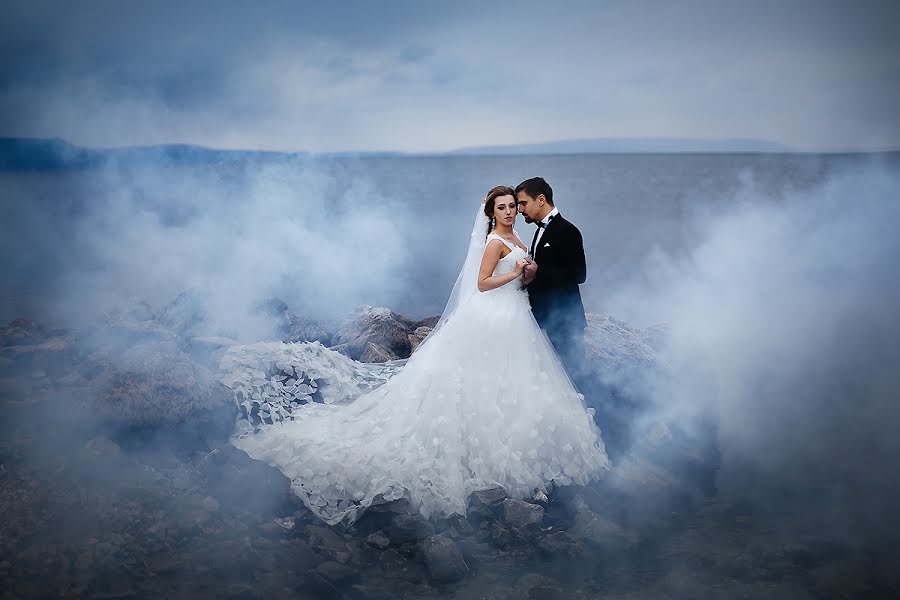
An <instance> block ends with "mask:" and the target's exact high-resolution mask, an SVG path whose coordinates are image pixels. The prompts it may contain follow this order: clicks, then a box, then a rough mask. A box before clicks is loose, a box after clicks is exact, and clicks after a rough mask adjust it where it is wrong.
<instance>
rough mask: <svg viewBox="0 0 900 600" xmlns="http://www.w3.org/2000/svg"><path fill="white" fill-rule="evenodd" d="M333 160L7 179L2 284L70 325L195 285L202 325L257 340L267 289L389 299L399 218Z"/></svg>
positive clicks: (267, 327)
mask: <svg viewBox="0 0 900 600" xmlns="http://www.w3.org/2000/svg"><path fill="white" fill-rule="evenodd" d="M328 167H329V166H328V164H327V161H321V160H315V159H305V158H296V159H289V160H280V161H269V162H253V161H247V162H241V163H238V162H234V163H227V162H226V163H222V164H219V165H214V166H211V167H203V166H201V167H194V166H189V167H186V168H185V167H177V166H173V165H167V164H164V163H162V164H149V165H141V166H129V167H124V166H116V165H111V166H109V167H106V168H104V169H99V170H95V171H87V172H81V173H77V172H76V173H62V174H49V175H46V176H44V177H45V181H42V182H41V183H40V185H41V186H43V187H44V188H45V189H43V190H40V191H36V189H35V187H34V186H33V182H24V183H21V184H20V183H18V182H16V181H15V180H13V181H12V182H11V181H10V178H6V179H4V186H5V187H6V188H7V189H6V190H5V191H4V195H5V196H6V197H7V198H8V199H9V200H10V201H11V202H9V203H8V204H7V205H6V207H5V208H6V211H5V212H6V213H7V214H6V216H7V217H8V218H9V219H10V221H7V223H9V231H10V237H9V238H7V240H6V243H5V245H6V246H7V248H8V249H9V250H10V253H8V254H6V258H5V262H6V265H7V269H8V276H7V281H6V282H4V284H5V287H6V289H7V290H10V289H17V288H21V287H26V286H27V287H28V288H31V297H30V298H29V302H31V303H32V305H31V306H32V307H33V308H34V307H39V308H37V310H38V311H39V312H40V313H42V314H45V315H46V318H48V319H49V320H51V321H52V322H54V323H57V324H61V325H66V326H75V327H79V326H83V325H87V324H90V323H92V322H94V321H95V320H96V319H97V318H98V317H99V316H101V315H102V313H104V312H107V311H110V310H114V309H116V308H121V307H123V306H126V307H127V306H128V304H129V303H130V302H133V301H134V299H140V300H145V301H147V302H148V303H149V304H150V305H151V307H153V308H154V309H156V310H158V309H160V308H162V306H164V305H165V304H166V303H168V302H169V301H171V300H172V299H173V298H174V297H175V296H176V295H177V294H179V293H180V292H182V291H184V290H186V289H192V290H194V291H195V292H196V293H197V294H198V295H199V296H200V297H201V298H202V300H203V303H204V304H205V310H206V312H207V315H206V317H207V318H206V323H207V331H204V333H208V334H218V335H229V336H232V337H235V338H238V339H240V340H252V341H255V340H258V339H271V337H272V330H271V327H272V323H271V322H270V320H269V317H266V316H264V315H260V314H258V311H256V310H254V307H255V306H256V305H258V304H259V302H260V301H262V300H264V299H266V298H269V297H273V296H275V297H279V298H281V299H282V300H284V301H285V302H286V303H287V304H288V305H289V306H290V307H291V308H292V309H293V310H295V311H296V312H299V313H301V314H304V315H305V316H308V317H313V318H320V319H331V318H339V317H343V316H344V315H345V314H347V313H348V312H349V311H350V310H352V309H353V308H354V307H355V306H357V305H358V304H360V303H363V302H373V299H375V300H376V301H378V302H380V303H384V304H390V303H391V302H392V301H394V300H396V297H397V295H398V294H399V293H400V291H399V289H398V288H399V286H397V285H396V280H397V279H398V278H399V277H402V275H403V271H404V263H405V260H406V259H405V258H404V257H405V255H406V253H405V252H404V241H403V237H402V235H400V234H401V230H402V227H403V219H402V218H398V211H392V207H393V205H392V203H391V202H389V201H388V200H386V199H385V198H383V197H381V196H380V195H379V194H378V192H377V191H376V190H374V189H372V187H371V185H370V184H369V183H368V181H367V180H366V178H365V177H360V176H354V177H353V178H352V179H344V178H342V176H341V172H340V170H338V169H333V168H328ZM23 177H26V176H23ZM46 180H49V181H50V182H49V183H48V182H47V181H46ZM399 214H400V215H401V216H402V213H399ZM23 250H24V252H23ZM16 316H17V315H16Z"/></svg>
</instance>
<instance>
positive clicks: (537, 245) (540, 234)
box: [534, 206, 559, 255]
mask: <svg viewBox="0 0 900 600" xmlns="http://www.w3.org/2000/svg"><path fill="white" fill-rule="evenodd" d="M558 214H559V211H558V210H557V209H556V207H555V206H554V207H553V210H551V211H550V212H548V213H547V216H546V217H544V218H543V219H541V223H543V224H544V226H543V227H539V228H538V236H537V241H536V242H535V243H534V253H535V255H537V253H538V252H539V250H538V248H540V247H541V238H542V237H544V230H546V229H547V223H549V222H550V217H555V216H556V215H558Z"/></svg>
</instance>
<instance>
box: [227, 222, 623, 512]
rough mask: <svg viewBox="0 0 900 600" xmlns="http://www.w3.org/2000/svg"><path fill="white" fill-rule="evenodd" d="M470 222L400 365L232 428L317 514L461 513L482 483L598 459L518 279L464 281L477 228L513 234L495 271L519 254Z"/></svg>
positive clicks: (574, 473)
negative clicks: (403, 507) (326, 399)
mask: <svg viewBox="0 0 900 600" xmlns="http://www.w3.org/2000/svg"><path fill="white" fill-rule="evenodd" d="M478 222H479V221H478V219H476V227H475V228H473V240H474V241H473V244H472V246H470V254H473V252H472V249H473V248H474V249H475V251H474V258H475V259H477V260H472V258H473V256H470V257H469V258H468V259H467V263H468V264H469V267H468V269H467V268H466V267H464V269H463V273H462V274H461V275H460V281H462V282H463V283H464V285H463V288H464V292H463V293H461V294H460V293H459V292H460V289H459V288H460V286H459V283H460V281H458V282H457V284H458V285H457V288H455V289H454V295H453V297H452V298H451V303H450V304H449V305H448V310H445V314H444V316H443V318H442V320H441V321H440V322H439V323H438V325H437V327H435V329H434V331H433V332H432V333H431V335H429V336H428V338H427V339H426V340H425V341H424V342H423V343H422V344H421V345H420V346H419V348H418V349H417V350H416V352H415V353H414V354H413V355H412V356H411V357H410V359H409V360H408V362H407V363H406V365H405V366H404V367H403V368H402V369H401V370H400V371H399V372H397V373H396V374H395V375H393V377H391V378H390V379H389V380H388V381H387V382H386V383H385V384H384V385H382V386H381V387H379V388H377V389H375V390H374V391H370V392H368V393H365V394H363V395H362V396H360V397H358V398H356V399H355V400H354V401H352V402H351V403H349V404H320V403H308V404H305V405H303V406H302V407H300V410H299V411H296V412H295V415H294V418H293V419H292V420H286V421H284V422H280V423H276V424H274V425H273V426H269V427H266V428H263V429H260V430H259V431H256V432H251V433H245V434H244V435H242V436H240V437H236V438H235V439H233V440H232V443H233V444H234V445H235V446H237V447H238V448H241V449H243V450H244V451H246V452H247V453H248V454H249V455H250V456H252V457H253V458H255V459H258V460H262V461H265V462H267V463H269V464H272V465H274V466H276V467H277V468H278V469H280V470H281V471H282V472H283V473H284V474H285V475H286V476H287V477H289V478H290V479H291V482H292V483H291V485H292V489H293V491H294V493H296V494H297V495H298V496H299V497H300V498H301V499H302V501H303V502H304V504H305V505H306V506H307V507H308V508H309V509H310V510H311V511H312V512H313V513H314V514H315V515H317V516H318V517H319V518H321V519H322V520H323V521H325V522H327V523H329V524H335V523H339V522H344V523H345V524H350V523H352V522H353V521H355V520H356V519H358V518H359V517H360V516H362V514H363V512H365V509H366V508H367V507H368V506H370V505H371V504H372V503H373V501H376V499H378V498H379V497H380V498H384V499H385V500H394V499H399V498H401V497H406V498H407V499H408V500H409V502H410V503H411V505H412V506H413V508H414V509H416V510H418V511H419V512H420V513H421V514H422V515H424V516H425V517H432V516H434V517H447V516H450V515H452V514H454V513H455V514H460V515H465V513H466V503H467V499H468V496H469V495H470V494H471V493H472V492H473V491H476V490H479V489H485V488H488V487H492V486H495V485H500V486H503V487H504V488H506V490H507V491H508V493H509V494H510V496H512V497H514V498H523V497H531V495H532V494H533V493H534V492H535V490H541V491H545V492H546V489H547V488H546V486H547V484H548V483H549V482H550V481H551V480H552V481H553V482H554V483H555V484H557V485H567V484H571V483H576V484H582V485H584V484H587V483H589V482H590V481H593V480H596V479H597V478H598V477H599V476H600V475H601V474H602V472H603V471H604V470H605V469H607V468H608V460H607V456H606V452H605V449H604V445H603V442H602V440H601V437H600V431H599V429H598V428H597V426H596V424H595V423H594V420H593V417H592V412H593V411H592V410H591V409H588V408H586V406H585V403H584V398H583V396H581V395H580V394H579V393H578V392H577V390H576V389H575V388H574V386H573V385H572V383H571V381H570V379H569V377H568V375H567V374H566V372H565V370H564V369H563V367H562V364H561V362H560V360H559V358H558V356H557V355H556V353H555V351H554V350H553V347H552V346H551V345H550V342H549V341H548V340H547V338H546V336H545V334H544V333H543V332H542V331H541V330H540V328H539V327H538V325H537V323H536V321H535V320H534V317H533V316H532V314H531V309H530V306H529V303H528V295H527V293H526V292H525V291H524V290H523V289H521V282H520V281H519V280H518V279H514V280H513V281H511V282H510V283H508V284H506V285H503V286H501V287H499V288H496V289H494V290H490V291H487V292H484V293H480V292H477V290H476V291H475V292H474V293H473V292H472V291H471V289H472V283H473V282H470V281H468V279H471V278H472V277H475V276H477V274H473V273H472V265H474V264H475V263H476V262H479V263H480V256H481V254H480V253H481V252H483V250H484V248H485V246H486V243H487V242H490V240H492V239H499V240H500V241H502V242H503V243H504V244H506V245H507V246H508V247H509V248H510V252H509V254H507V255H506V256H505V257H503V258H502V259H500V261H499V262H498V263H497V266H496V268H495V270H494V275H499V274H504V273H508V272H509V271H511V270H513V269H514V268H515V266H516V261H517V260H518V259H520V258H523V257H524V256H525V254H526V253H525V251H524V250H522V249H521V248H519V247H518V246H516V245H515V244H510V243H508V242H507V241H506V240H504V239H503V238H501V237H499V236H496V235H494V234H491V235H490V236H488V238H487V240H485V239H484V231H485V229H486V227H485V229H481V230H480V236H479V235H477V234H476V233H475V232H476V231H478ZM484 223H485V224H486V219H485V221H484ZM476 238H477V239H476ZM467 277H468V279H467ZM474 283H477V282H474Z"/></svg>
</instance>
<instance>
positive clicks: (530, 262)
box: [522, 256, 538, 285]
mask: <svg viewBox="0 0 900 600" xmlns="http://www.w3.org/2000/svg"><path fill="white" fill-rule="evenodd" d="M522 261H524V263H525V264H524V265H523V266H522V285H528V284H529V283H531V282H532V281H534V278H535V277H537V269H538V264H537V263H536V262H534V259H532V258H531V257H530V256H526V257H525V258H523V259H522Z"/></svg>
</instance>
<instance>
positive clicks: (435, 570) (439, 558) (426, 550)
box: [421, 535, 469, 583]
mask: <svg viewBox="0 0 900 600" xmlns="http://www.w3.org/2000/svg"><path fill="white" fill-rule="evenodd" d="M421 548H422V552H423V554H424V555H425V565H426V566H427V567H428V574H429V575H430V577H431V579H432V581H436V582H439V583H444V582H449V581H458V580H460V579H462V578H464V577H465V576H466V575H468V573H469V567H468V565H466V561H465V560H464V559H463V555H462V552H460V550H459V548H458V547H457V545H456V543H455V542H454V541H453V540H451V539H449V538H447V537H445V536H443V535H433V536H431V537H428V538H426V539H424V540H423V541H422V544H421Z"/></svg>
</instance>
